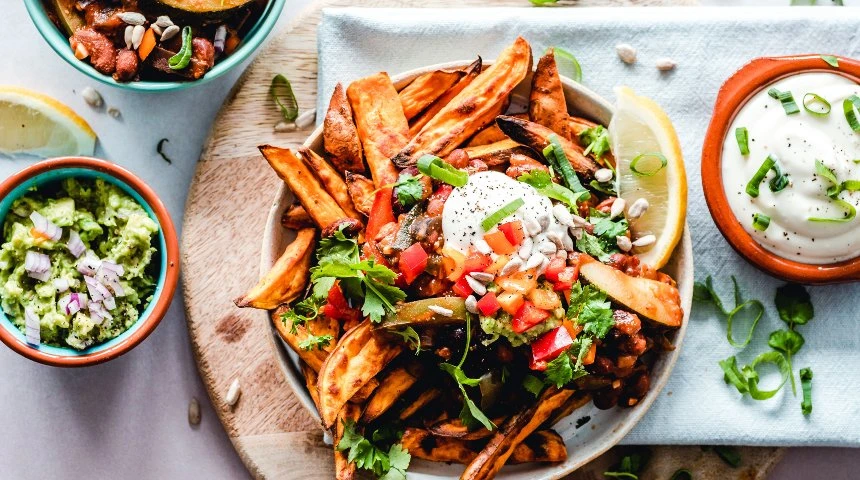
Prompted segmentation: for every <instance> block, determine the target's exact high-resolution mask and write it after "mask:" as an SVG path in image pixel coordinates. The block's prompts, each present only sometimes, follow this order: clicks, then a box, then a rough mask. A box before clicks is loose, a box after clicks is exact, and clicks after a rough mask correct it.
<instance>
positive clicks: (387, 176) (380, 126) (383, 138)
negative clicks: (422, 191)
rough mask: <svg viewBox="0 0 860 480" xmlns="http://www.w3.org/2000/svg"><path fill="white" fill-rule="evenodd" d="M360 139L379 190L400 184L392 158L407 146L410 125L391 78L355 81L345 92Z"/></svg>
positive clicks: (382, 77)
mask: <svg viewBox="0 0 860 480" xmlns="http://www.w3.org/2000/svg"><path fill="white" fill-rule="evenodd" d="M346 96H347V98H348V99H349V104H350V105H351V106H352V112H353V116H354V118H355V125H356V128H357V129H358V138H360V139H361V145H362V147H363V148H364V158H365V160H367V166H368V167H370V175H371V177H372V178H373V183H374V185H376V188H380V187H382V186H384V185H388V184H391V183H394V182H396V181H397V169H395V168H394V164H393V163H391V157H393V156H394V155H396V154H397V152H399V151H400V150H401V149H402V148H403V147H404V146H405V145H406V143H407V141H408V139H409V137H408V135H409V123H408V122H407V121H406V115H405V114H404V113H403V105H401V103H400V97H398V96H397V90H395V89H394V85H393V84H392V83H391V78H389V77H388V74H387V73H385V72H380V73H377V74H374V75H371V76H369V77H365V78H362V79H359V80H356V81H354V82H352V84H351V85H350V86H349V88H347V89H346Z"/></svg>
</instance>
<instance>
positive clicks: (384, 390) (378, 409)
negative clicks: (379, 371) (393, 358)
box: [361, 364, 421, 423]
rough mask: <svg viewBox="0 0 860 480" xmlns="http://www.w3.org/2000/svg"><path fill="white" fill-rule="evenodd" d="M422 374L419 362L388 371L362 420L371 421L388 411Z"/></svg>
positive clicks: (368, 404) (366, 408)
mask: <svg viewBox="0 0 860 480" xmlns="http://www.w3.org/2000/svg"><path fill="white" fill-rule="evenodd" d="M420 375H421V369H420V366H419V365H417V364H416V365H408V366H402V367H397V368H395V369H393V370H391V371H390V372H388V373H386V374H385V376H384V377H382V380H381V381H380V382H379V387H378V388H377V389H376V391H375V392H374V393H373V396H372V397H370V400H368V402H367V406H366V407H365V408H364V413H363V414H362V416H361V421H362V422H364V423H370V422H372V421H374V420H376V419H377V418H379V416H380V415H382V414H383V413H385V412H387V411H388V409H389V408H391V406H392V405H394V402H396V401H397V400H398V399H399V398H400V397H401V396H403V394H404V393H406V391H407V390H409V388H410V387H412V385H414V384H415V382H417V381H418V378H419V377H420Z"/></svg>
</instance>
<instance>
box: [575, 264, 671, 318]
mask: <svg viewBox="0 0 860 480" xmlns="http://www.w3.org/2000/svg"><path fill="white" fill-rule="evenodd" d="M582 258H583V260H582V262H581V264H580V269H579V274H580V276H582V278H583V279H585V281H587V282H588V283H591V284H593V285H594V286H596V287H597V288H599V289H601V290H603V291H604V292H606V294H607V295H608V296H609V297H610V298H612V300H614V301H615V302H617V303H619V304H621V305H624V306H625V307H627V308H629V309H630V310H632V311H633V312H635V313H638V314H639V315H641V316H642V317H644V318H647V319H648V320H651V321H653V322H657V323H659V324H660V325H663V326H666V327H670V328H678V327H680V326H681V321H682V320H683V318H684V310H683V309H682V308H681V295H680V293H679V292H678V289H677V288H676V287H674V286H672V285H669V284H667V283H663V282H660V281H657V280H650V279H647V278H641V277H631V276H630V275H627V274H625V273H624V272H621V271H620V270H618V269H615V268H612V267H610V266H609V265H605V264H603V263H600V262H598V261H597V260H595V259H593V258H591V257H588V256H587V255H583V256H582Z"/></svg>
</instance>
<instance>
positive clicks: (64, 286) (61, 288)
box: [54, 278, 69, 293]
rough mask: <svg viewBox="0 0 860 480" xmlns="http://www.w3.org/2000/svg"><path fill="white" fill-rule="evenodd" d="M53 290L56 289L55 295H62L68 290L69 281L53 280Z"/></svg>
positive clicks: (62, 279)
mask: <svg viewBox="0 0 860 480" xmlns="http://www.w3.org/2000/svg"><path fill="white" fill-rule="evenodd" d="M54 288H56V289H57V293H63V292H65V291H66V290H68V289H69V281H68V280H67V279H65V278H55V279H54Z"/></svg>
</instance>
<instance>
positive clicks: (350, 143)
mask: <svg viewBox="0 0 860 480" xmlns="http://www.w3.org/2000/svg"><path fill="white" fill-rule="evenodd" d="M323 148H325V151H326V153H327V154H328V155H329V158H330V159H331V163H333V164H334V167H335V168H336V169H338V171H340V172H341V173H343V172H346V171H347V170H349V171H350V172H364V156H363V155H362V152H361V140H360V139H359V138H358V130H357V129H356V127H355V122H354V121H353V119H352V107H351V106H350V105H349V100H347V98H346V91H345V90H344V89H343V85H341V84H340V83H338V84H337V85H335V87H334V93H332V95H331V101H330V102H329V104H328V111H327V112H326V114H325V121H324V122H323Z"/></svg>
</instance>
